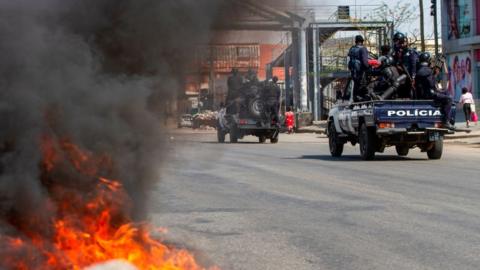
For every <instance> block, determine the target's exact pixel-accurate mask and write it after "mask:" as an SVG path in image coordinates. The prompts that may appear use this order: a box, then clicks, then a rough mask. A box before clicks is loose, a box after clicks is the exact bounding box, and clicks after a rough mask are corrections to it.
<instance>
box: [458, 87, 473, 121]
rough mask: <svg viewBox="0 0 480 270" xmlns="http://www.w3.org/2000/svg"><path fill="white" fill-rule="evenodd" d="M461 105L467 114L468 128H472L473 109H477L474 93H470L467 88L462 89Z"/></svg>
mask: <svg viewBox="0 0 480 270" xmlns="http://www.w3.org/2000/svg"><path fill="white" fill-rule="evenodd" d="M459 103H460V105H461V106H463V113H464V114H465V121H466V122H467V128H468V127H470V121H471V117H472V107H475V102H474V100H473V96H472V93H470V92H468V89H467V88H466V87H463V88H462V95H461V96H460V102H459Z"/></svg>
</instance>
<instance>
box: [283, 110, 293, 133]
mask: <svg viewBox="0 0 480 270" xmlns="http://www.w3.org/2000/svg"><path fill="white" fill-rule="evenodd" d="M294 118H295V114H294V113H293V112H292V108H291V107H288V108H287V111H286V112H285V126H286V127H287V132H288V134H292V133H293V127H294V125H295V120H294Z"/></svg>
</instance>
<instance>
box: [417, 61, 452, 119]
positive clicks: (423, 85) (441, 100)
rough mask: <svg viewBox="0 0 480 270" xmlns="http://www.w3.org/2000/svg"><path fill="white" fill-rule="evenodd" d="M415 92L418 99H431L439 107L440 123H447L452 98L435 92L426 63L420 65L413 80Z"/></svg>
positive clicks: (430, 69) (431, 74)
mask: <svg viewBox="0 0 480 270" xmlns="http://www.w3.org/2000/svg"><path fill="white" fill-rule="evenodd" d="M415 91H416V96H417V98H418V99H433V100H434V101H435V102H436V103H438V104H440V105H441V111H442V122H443V123H444V124H445V123H448V121H449V120H450V112H451V109H452V98H451V97H450V96H448V95H446V94H443V93H441V92H438V91H437V86H436V84H435V76H434V75H433V70H432V68H430V67H429V66H428V64H427V63H421V64H420V68H419V69H418V71H417V76H416V78H415Z"/></svg>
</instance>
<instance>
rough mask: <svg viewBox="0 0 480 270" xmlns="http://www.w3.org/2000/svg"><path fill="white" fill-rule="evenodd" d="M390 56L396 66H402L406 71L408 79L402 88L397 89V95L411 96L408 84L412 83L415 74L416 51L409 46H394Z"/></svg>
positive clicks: (402, 96)
mask: <svg viewBox="0 0 480 270" xmlns="http://www.w3.org/2000/svg"><path fill="white" fill-rule="evenodd" d="M392 57H393V59H394V60H395V64H396V65H397V66H400V67H402V69H404V71H405V72H408V74H407V75H408V81H407V83H406V84H405V86H404V87H402V89H399V97H401V98H412V97H413V95H414V93H413V92H412V89H411V87H410V86H411V85H412V80H415V78H416V76H417V63H418V55H417V52H416V51H415V50H413V49H410V48H405V47H398V46H395V47H394V51H393V54H392Z"/></svg>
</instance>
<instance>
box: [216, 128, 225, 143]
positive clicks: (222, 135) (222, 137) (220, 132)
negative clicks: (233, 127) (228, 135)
mask: <svg viewBox="0 0 480 270" xmlns="http://www.w3.org/2000/svg"><path fill="white" fill-rule="evenodd" d="M217 139H218V142H219V143H224V142H225V131H223V130H222V129H221V128H220V127H218V128H217Z"/></svg>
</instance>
